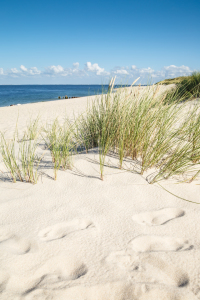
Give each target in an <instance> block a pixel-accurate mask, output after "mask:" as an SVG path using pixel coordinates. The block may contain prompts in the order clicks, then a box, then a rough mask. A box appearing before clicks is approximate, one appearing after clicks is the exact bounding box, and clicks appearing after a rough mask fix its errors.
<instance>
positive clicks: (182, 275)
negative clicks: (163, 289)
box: [106, 251, 189, 287]
mask: <svg viewBox="0 0 200 300" xmlns="http://www.w3.org/2000/svg"><path fill="white" fill-rule="evenodd" d="M106 262H107V263H110V264H114V265H117V266H118V267H119V268H121V269H124V270H125V271H127V272H128V274H129V275H130V276H131V278H132V279H133V281H134V282H138V283H141V282H148V283H161V284H167V285H172V286H177V287H180V286H181V287H182V286H185V285H187V284H188V282H189V278H188V275H187V274H186V272H184V271H182V270H181V269H179V268H176V267H174V266H173V265H171V264H169V263H166V262H164V261H163V260H162V259H159V258H158V257H157V256H154V255H152V254H150V255H148V256H139V255H136V254H135V253H130V252H126V251H117V252H112V253H111V254H110V255H109V256H108V257H107V258H106Z"/></svg>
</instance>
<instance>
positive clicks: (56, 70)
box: [49, 65, 64, 74]
mask: <svg viewBox="0 0 200 300" xmlns="http://www.w3.org/2000/svg"><path fill="white" fill-rule="evenodd" d="M49 70H50V71H51V72H52V73H54V74H58V73H63V72H64V69H63V67H61V66H60V65H58V66H50V67H49Z"/></svg>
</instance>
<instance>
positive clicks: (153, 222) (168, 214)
mask: <svg viewBox="0 0 200 300" xmlns="http://www.w3.org/2000/svg"><path fill="white" fill-rule="evenodd" d="M184 214H185V212H184V210H182V209H179V208H163V209H160V210H154V211H149V212H144V213H140V214H136V215H134V216H133V217H132V219H133V221H134V222H137V223H138V224H142V225H149V226H157V225H162V224H165V223H167V222H168V221H170V220H172V219H175V218H179V217H182V216H183V215H184Z"/></svg>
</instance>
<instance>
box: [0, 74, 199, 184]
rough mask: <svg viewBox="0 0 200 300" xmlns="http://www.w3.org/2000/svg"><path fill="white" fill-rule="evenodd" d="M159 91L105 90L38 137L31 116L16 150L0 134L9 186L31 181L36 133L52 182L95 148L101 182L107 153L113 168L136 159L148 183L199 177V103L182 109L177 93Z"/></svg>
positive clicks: (34, 171) (35, 162)
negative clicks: (113, 157)
mask: <svg viewBox="0 0 200 300" xmlns="http://www.w3.org/2000/svg"><path fill="white" fill-rule="evenodd" d="M195 76H196V75H195ZM185 88H186V87H185ZM159 89H160V87H159V86H158V87H157V88H156V89H154V92H153V93H152V92H150V91H152V90H151V88H150V87H149V88H146V89H145V90H144V92H139V89H138V91H137V90H134V91H133V90H131V88H126V89H118V90H117V92H116V93H111V92H110V91H109V92H108V94H107V95H102V96H100V97H98V98H97V99H96V101H94V102H93V103H92V104H91V106H89V107H88V108H87V111H86V112H85V113H84V114H83V115H81V116H79V117H78V118H77V119H76V120H74V121H73V122H71V121H69V120H65V121H64V122H63V123H62V124H60V123H59V122H58V120H57V119H55V120H54V121H53V123H52V124H50V125H47V126H46V127H45V129H43V132H42V133H41V126H40V120H39V118H36V120H34V121H30V123H29V124H28V127H27V131H26V134H25V136H24V139H23V140H22V141H21V142H20V143H18V147H16V143H17V141H16V140H15V139H13V140H12V141H10V142H9V141H6V139H5V137H4V135H3V134H1V147H0V149H1V150H0V153H1V156H2V160H3V162H4V165H5V166H6V168H7V170H8V172H9V174H10V177H11V178H12V180H13V182H16V181H17V180H21V181H27V182H31V183H36V182H37V178H38V173H37V170H38V167H39V165H40V159H39V160H36V155H35V153H36V150H37V139H38V136H39V135H40V134H41V136H42V139H43V140H44V142H45V144H46V147H47V148H48V149H49V150H50V153H51V157H52V163H53V170H54V179H55V180H56V179H57V174H58V170H66V169H71V168H72V167H73V161H72V157H73V155H76V153H77V152H79V151H82V150H86V152H87V151H88V150H89V149H92V148H95V147H98V151H99V166H100V178H101V179H102V180H103V179H104V165H105V160H106V156H107V154H108V153H110V152H113V153H115V155H117V156H118V161H119V164H118V166H119V168H123V162H124V159H125V158H129V159H132V160H133V161H137V166H138V165H139V166H140V170H139V172H140V174H141V175H144V174H145V173H146V172H147V171H150V170H154V171H155V170H156V171H155V172H154V173H153V176H150V177H149V178H148V182H149V183H155V182H158V181H160V180H162V179H168V178H171V177H173V176H183V175H187V174H189V175H188V177H187V178H188V181H189V182H190V181H192V180H194V179H195V178H197V177H198V175H199V174H200V109H199V105H198V104H196V105H194V104H192V105H190V109H188V106H187V105H188V104H187V102H183V101H180V93H179V92H180V91H178V90H177V89H176V90H175V91H173V92H170V93H167V94H164V95H163V94H160V93H159V92H160V91H159ZM195 91H197V92H198V87H196V88H195ZM196 95H197V94H196ZM181 99H182V100H184V96H182V98H181ZM137 171H138V170H137Z"/></svg>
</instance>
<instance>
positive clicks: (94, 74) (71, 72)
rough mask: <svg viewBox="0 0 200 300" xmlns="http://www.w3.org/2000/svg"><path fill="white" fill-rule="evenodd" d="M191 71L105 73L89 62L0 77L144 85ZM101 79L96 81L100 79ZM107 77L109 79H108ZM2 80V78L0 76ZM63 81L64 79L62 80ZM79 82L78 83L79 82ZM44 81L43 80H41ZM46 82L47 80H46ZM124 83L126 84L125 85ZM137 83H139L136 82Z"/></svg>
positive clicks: (182, 68)
mask: <svg viewBox="0 0 200 300" xmlns="http://www.w3.org/2000/svg"><path fill="white" fill-rule="evenodd" d="M193 71H195V70H191V69H190V68H189V67H188V66H184V65H182V66H175V65H169V66H164V67H163V68H162V69H160V70H154V69H152V68H151V67H147V68H138V67H137V66H136V65H130V67H124V66H122V67H120V66H116V67H114V68H113V69H112V70H110V72H107V71H106V70H105V69H104V68H101V67H100V66H99V65H98V64H97V63H94V64H92V63H91V62H86V64H85V66H84V68H82V69H81V68H80V65H79V63H78V62H75V63H73V66H72V67H70V68H64V67H62V66H61V65H57V66H55V65H51V66H48V67H46V68H45V69H44V70H42V71H40V70H38V69H37V67H31V68H26V67H25V66H24V65H21V66H20V68H19V69H17V68H11V69H7V70H5V69H3V68H0V75H3V78H4V79H5V78H9V77H10V78H13V80H14V78H20V77H21V78H25V77H29V78H30V76H31V77H34V78H38V76H39V77H40V78H45V77H46V78H48V77H53V78H57V79H56V80H57V81H59V80H60V82H62V79H61V78H62V77H66V76H67V78H68V79H69V81H72V80H73V81H74V82H77V83H79V82H85V83H102V82H101V80H102V77H103V78H104V83H108V81H109V79H110V77H111V76H112V77H113V76H115V75H116V76H117V77H116V83H117V82H118V83H119V82H120V81H121V82H124V78H126V80H127V82H129V83H132V81H133V80H134V79H136V78H137V77H140V82H141V83H142V84H146V83H147V82H149V81H151V82H153V81H154V82H157V81H159V80H162V79H165V78H172V77H178V76H187V75H190V74H191V73H192V72H193ZM100 75H101V79H97V78H100ZM108 77H109V78H108ZM1 78H2V76H1ZM63 80H64V79H63ZM79 80H80V81H79ZM43 81H45V79H44V80H43ZM46 81H47V79H46ZM127 82H126V83H127ZM138 83H139V81H138Z"/></svg>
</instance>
